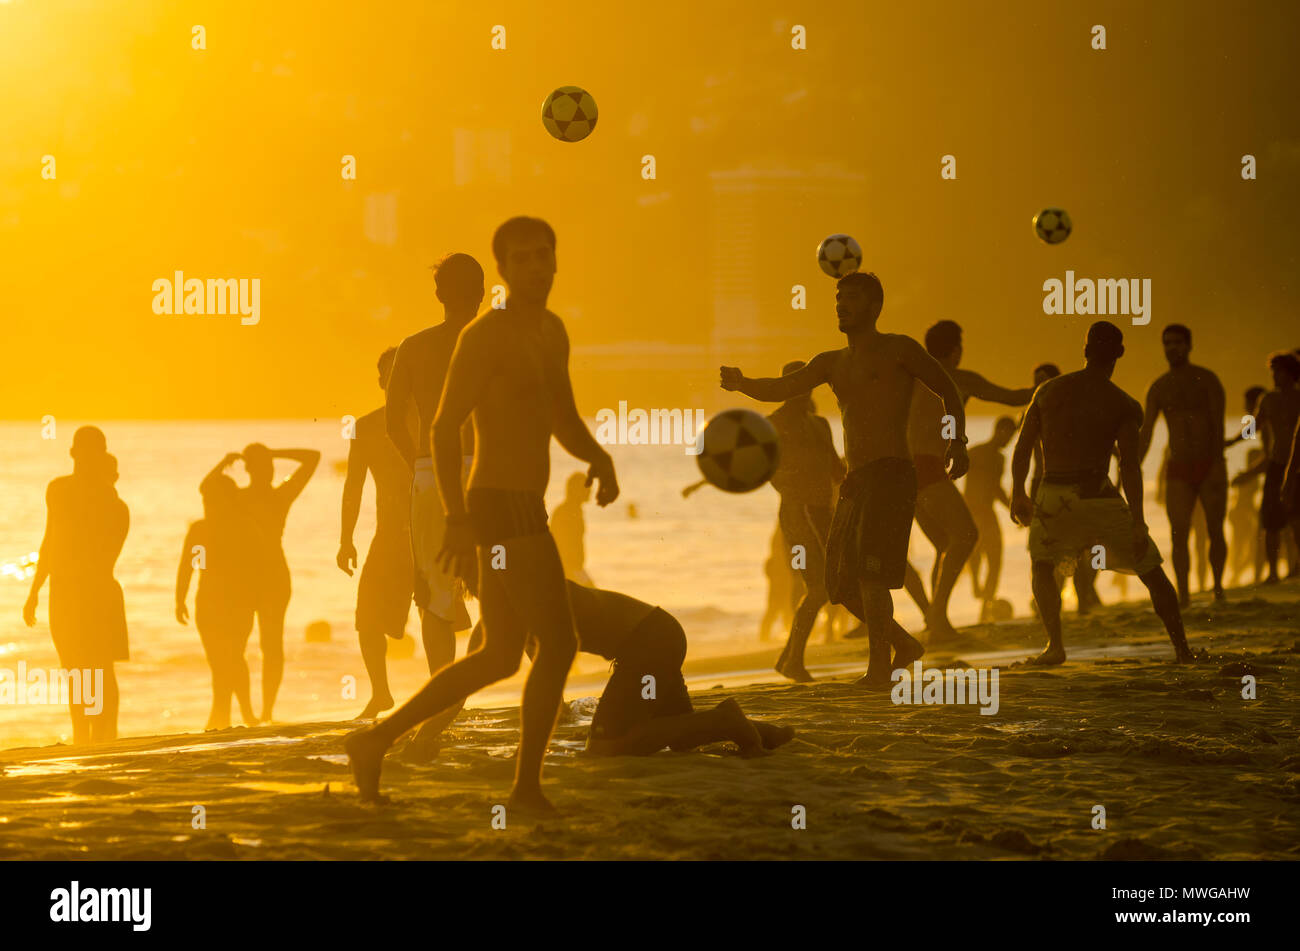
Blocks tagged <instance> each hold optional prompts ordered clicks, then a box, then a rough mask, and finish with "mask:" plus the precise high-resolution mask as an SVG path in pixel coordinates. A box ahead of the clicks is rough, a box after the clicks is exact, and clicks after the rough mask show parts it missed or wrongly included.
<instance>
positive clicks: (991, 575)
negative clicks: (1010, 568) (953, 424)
mask: <svg viewBox="0 0 1300 951" xmlns="http://www.w3.org/2000/svg"><path fill="white" fill-rule="evenodd" d="M1015 434H1016V421H1015V420H1014V419H1012V418H1011V417H1010V416H1002V417H999V418H998V421H997V422H996V423H994V424H993V438H992V439H990V440H989V441H988V442H986V443H980V444H979V445H978V446H971V447H970V471H969V472H967V473H966V490H965V493H964V494H965V496H966V505H967V506H968V507H969V508H970V512H971V515H972V516H973V517H974V519H975V525H976V527H977V528H978V529H979V541H978V542H977V543H976V544H975V551H974V552H973V553H972V554H971V559H970V577H971V585H972V587H973V589H974V594H975V597H976V598H978V599H979V600H980V601H981V602H982V607H981V608H980V621H991V620H993V604H994V602H995V601H996V600H997V597H998V579H999V577H1000V575H1001V573H1002V526H1001V525H1000V524H999V522H998V514H997V510H996V509H995V508H994V505H995V504H996V503H1001V504H1002V505H1003V506H1005V507H1006V508H1010V507H1011V500H1010V499H1009V498H1007V493H1006V490H1005V489H1003V488H1002V475H1003V473H1004V472H1005V471H1006V464H1007V460H1006V456H1005V455H1004V454H1003V452H1002V450H1004V449H1006V447H1007V445H1008V444H1009V443H1010V442H1011V437H1012V436H1014V435H1015ZM981 563H983V564H985V565H987V570H986V571H985V574H984V580H983V581H981V580H980V566H981Z"/></svg>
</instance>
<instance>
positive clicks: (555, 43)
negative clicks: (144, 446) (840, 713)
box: [0, 0, 1300, 419]
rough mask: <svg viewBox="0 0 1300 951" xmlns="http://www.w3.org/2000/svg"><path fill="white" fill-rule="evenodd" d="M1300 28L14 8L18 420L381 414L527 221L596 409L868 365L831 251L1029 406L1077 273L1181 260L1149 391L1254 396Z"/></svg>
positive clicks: (8, 80) (1136, 17) (452, 10)
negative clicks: (567, 135) (380, 363)
mask: <svg viewBox="0 0 1300 951" xmlns="http://www.w3.org/2000/svg"><path fill="white" fill-rule="evenodd" d="M1296 9H1297V8H1296V7H1295V5H1291V4H1264V3H1252V4H1245V5H1240V6H1239V7H1237V6H1228V5H1218V6H1215V5H1210V4H1204V3H1190V2H1152V3H1141V4H1131V3H1106V2H1090V3H1062V4H1051V5H1045V4H1041V3H1038V2H1029V0H1026V2H1013V3H1009V4H983V3H966V2H961V3H957V2H952V3H942V4H940V3H908V4H890V5H886V4H825V3H788V2H779V3H778V2H771V0H757V2H747V3H743V4H742V3H705V4H701V3H684V2H657V3H655V4H649V5H647V4H621V3H620V4H606V3H601V4H596V3H586V4H582V3H569V4H564V5H552V4H547V5H541V4H535V3H508V4H503V3H493V4H461V3H456V4H452V3H428V2H419V3H415V2H411V3H383V4H350V3H349V4H343V3H333V2H328V0H325V2H312V3H306V2H288V0H278V2H275V3H268V2H260V0H259V2H244V0H229V2H222V3H189V2H180V0H133V2H132V3H129V4H111V5H109V4H104V5H99V4H89V3H81V2H71V0H43V2H36V0H9V2H7V3H6V2H3V0H0V96H2V97H3V102H4V103H5V106H4V123H3V131H2V134H0V253H3V260H4V267H3V268H2V269H0V299H2V300H3V302H4V305H5V308H6V318H7V319H6V321H5V327H6V340H5V344H4V346H3V347H0V397H2V401H0V406H2V407H3V409H2V410H0V416H3V417H7V418H13V419H37V418H39V417H41V416H43V415H45V414H54V415H56V416H66V417H70V418H78V419H110V418H123V417H131V418H175V417H190V416H193V417H245V416H264V417H313V416H320V417H329V416H339V415H342V414H344V413H349V412H356V411H357V410H358V409H362V410H364V409H367V408H369V407H370V406H371V405H373V404H375V403H377V402H378V399H379V392H378V390H377V388H376V386H375V383H374V372H373V366H374V361H375V358H376V357H377V355H378V353H379V352H380V351H381V350H382V349H383V348H384V347H386V346H389V345H392V344H395V343H397V342H398V341H399V340H400V339H401V338H402V337H403V336H405V335H406V334H408V333H410V332H412V331H414V330H416V329H418V328H419V327H421V326H424V325H426V324H427V323H429V322H432V321H435V320H437V319H440V309H439V308H438V307H437V302H436V301H435V300H434V298H433V282H432V278H431V275H430V273H429V272H428V271H427V270H426V267H427V265H429V264H430V263H431V262H432V261H434V260H435V259H436V258H437V257H439V256H440V255H441V254H442V253H444V252H446V251H450V250H461V251H467V252H469V253H471V254H473V255H475V256H476V257H478V258H479V260H480V261H481V262H482V263H483V264H484V267H485V270H487V271H488V275H489V283H492V282H493V281H494V280H495V279H496V274H495V266H494V265H493V263H492V261H491V254H490V249H489V242H490V238H491V233H492V230H493V228H494V227H495V226H496V225H497V224H499V223H500V222H501V221H502V220H504V219H505V218H507V217H509V216H510V215H513V214H519V213H527V214H536V215H541V216H543V217H545V218H547V219H548V220H549V221H551V223H552V224H553V225H554V227H555V229H556V231H557V233H558V235H559V247H558V259H559V264H560V271H559V274H558V275H557V279H556V286H555V292H554V294H553V297H552V304H553V306H554V308H555V309H556V311H557V312H558V313H559V314H560V315H561V316H563V317H564V318H565V319H566V321H567V323H568V326H569V332H570V336H571V338H572V340H573V345H574V357H573V376H574V382H575V388H576V391H577V394H578V398H579V404H580V407H581V408H582V409H583V410H584V411H585V412H587V413H589V414H594V413H595V412H596V410H597V409H599V408H601V407H604V406H616V405H617V402H618V400H620V399H626V400H628V401H629V402H630V403H631V404H632V405H634V406H637V405H639V406H665V407H671V406H701V407H704V408H706V409H716V408H718V407H720V406H722V405H725V404H727V403H728V402H734V401H735V397H732V396H726V395H723V394H720V393H719V391H718V390H717V388H716V369H715V368H716V366H717V365H718V364H719V363H720V362H729V363H739V364H740V365H741V366H742V367H743V368H744V369H745V370H746V372H748V373H750V374H751V375H762V374H775V373H777V372H779V367H780V365H781V363H783V362H784V361H785V360H788V359H792V358H796V357H798V358H805V359H806V358H807V357H809V356H811V355H812V354H813V353H815V352H817V351H818V350H821V349H825V348H827V347H831V346H835V345H837V344H838V342H839V341H840V340H842V338H841V337H839V336H838V334H837V333H836V332H835V325H834V314H833V310H832V307H831V304H832V300H833V293H834V284H833V282H832V281H831V280H830V279H829V278H827V277H825V276H823V275H822V274H821V273H820V272H819V271H818V270H817V268H816V262H815V258H814V250H815V248H816V246H817V243H818V242H819V241H820V240H821V238H822V237H824V236H825V235H826V234H829V233H832V232H836V231H845V232H848V233H850V234H853V235H854V236H855V237H856V238H857V239H858V240H859V241H860V242H861V244H862V247H863V249H864V251H865V254H866V261H867V265H866V266H867V267H869V268H871V269H872V270H875V271H876V273H877V274H879V275H880V277H881V279H882V281H883V283H884V287H885V310H884V314H883V315H882V318H881V326H882V328H883V329H886V330H894V331H905V332H908V333H912V334H914V335H917V336H919V335H920V334H922V333H923V332H924V329H925V327H926V326H928V325H929V324H930V323H932V322H934V321H935V320H938V319H940V318H943V317H951V318H954V319H956V320H958V321H960V322H961V323H962V324H963V325H964V326H965V327H966V329H967V342H966V354H967V356H966V361H967V365H968V366H971V367H972V368H975V369H980V370H983V371H984V372H986V373H988V374H989V375H990V376H993V377H995V378H998V379H1000V380H1003V381H1006V382H1008V383H1010V384H1014V385H1021V384H1023V383H1026V382H1028V377H1029V372H1030V368H1031V367H1032V366H1033V365H1034V364H1035V363H1037V362H1039V361H1041V360H1045V359H1051V360H1056V361H1058V362H1060V363H1062V364H1063V365H1064V366H1066V368H1067V369H1068V368H1070V367H1071V366H1073V365H1077V363H1078V362H1079V361H1080V351H1081V346H1082V336H1083V331H1084V329H1085V327H1086V325H1087V323H1088V322H1089V320H1091V319H1092V318H1087V317H1049V316H1046V315H1044V314H1043V312H1042V299H1043V290H1042V283H1043V281H1044V280H1046V279H1048V278H1052V277H1056V278H1063V277H1064V274H1065V270H1066V269H1067V268H1070V269H1073V270H1075V271H1076V272H1077V274H1078V275H1079V276H1081V277H1083V276H1086V277H1093V278H1101V277H1105V278H1134V277H1137V278H1149V279H1151V281H1152V286H1153V290H1152V305H1153V321H1152V324H1151V325H1150V326H1148V327H1145V328H1144V327H1130V326H1129V325H1128V323H1127V321H1125V322H1124V324H1123V326H1124V327H1125V329H1126V335H1127V336H1128V338H1129V356H1127V357H1126V358H1125V360H1124V361H1121V365H1120V371H1119V373H1118V375H1117V380H1118V381H1119V382H1120V383H1121V384H1122V385H1124V386H1126V387H1127V388H1128V389H1129V390H1130V391H1131V392H1134V393H1135V394H1139V395H1140V393H1141V392H1143V391H1144V390H1145V388H1146V385H1147V384H1148V383H1149V381H1150V380H1151V379H1152V378H1153V376H1154V375H1155V373H1156V372H1157V371H1158V370H1159V369H1160V368H1162V367H1163V362H1162V361H1161V360H1160V350H1159V328H1160V327H1161V326H1163V325H1164V324H1165V323H1168V322H1171V321H1180V322H1183V323H1187V324H1189V325H1190V326H1191V327H1192V328H1193V330H1194V331H1195V334H1196V336H1195V346H1196V349H1195V352H1194V354H1193V359H1194V360H1199V361H1201V362H1204V363H1206V364H1208V365H1209V366H1211V367H1213V368H1215V369H1217V370H1219V371H1220V373H1221V375H1222V376H1223V379H1224V383H1225V385H1226V386H1227V387H1228V389H1229V393H1230V398H1229V399H1230V401H1229V409H1230V410H1232V409H1235V407H1236V404H1237V401H1238V400H1237V398H1236V397H1235V396H1234V395H1233V393H1234V391H1239V390H1240V389H1241V388H1243V387H1244V386H1245V385H1246V384H1248V383H1251V382H1256V381H1264V380H1266V378H1267V377H1266V374H1265V372H1264V366H1263V364H1264V357H1265V355H1266V354H1267V352H1268V351H1269V350H1271V349H1276V348H1279V347H1294V346H1297V345H1300V331H1298V330H1297V321H1296V320H1295V315H1294V312H1295V305H1294V301H1293V300H1292V295H1293V294H1294V292H1295V275H1296V273H1297V260H1296V248H1297V244H1298V243H1300V242H1298V240H1297V237H1296V226H1295V223H1294V218H1295V215H1296V211H1297V208H1300V202H1298V201H1297V197H1298V189H1297V184H1296V182H1297V175H1298V174H1300V129H1298V128H1297V112H1296V110H1295V107H1294V101H1293V100H1294V91H1295V83H1294V54H1293V52H1292V50H1291V46H1292V45H1293V43H1294V39H1295V36H1296V35H1297V26H1298V25H1300V16H1298V15H1297V13H1296V12H1295V11H1296ZM853 10H858V11H860V12H858V13H857V14H853V13H852V12H851V11H853ZM796 23H798V24H802V25H804V26H806V28H807V35H808V48H807V50H803V51H794V50H792V49H791V47H790V29H791V27H792V26H793V25H794V24H796ZM1095 23H1099V24H1103V25H1105V26H1106V27H1107V46H1108V48H1107V49H1106V50H1105V51H1095V50H1093V49H1091V47H1090V32H1089V31H1090V28H1091V26H1092V25H1093V24H1095ZM195 24H201V25H203V26H204V27H205V29H206V43H207V49H206V50H201V51H200V50H194V49H192V48H191V27H192V26H193V25H195ZM496 24H501V25H503V26H505V28H506V49H505V50H504V51H502V50H493V49H492V48H491V45H490V44H491V31H492V28H493V26H494V25H496ZM564 84H577V85H581V86H584V87H585V88H587V89H588V90H589V91H590V92H591V93H592V94H593V95H594V96H595V98H596V100H597V102H598V103H599V106H600V110H601V114H600V121H599V125H598V127H597V130H596V132H595V134H594V135H593V136H592V137H591V138H590V139H588V140H587V141H585V142H582V143H580V144H576V145H570V144H562V143H558V142H556V141H554V140H552V139H551V138H550V137H549V136H547V134H546V133H545V131H544V129H543V128H542V124H541V121H540V117H539V112H540V106H541V103H542V100H543V98H544V97H545V95H546V94H547V93H548V92H549V91H550V90H551V89H552V88H554V87H555V86H559V85H564ZM948 153H950V154H953V155H955V156H956V159H957V172H958V177H957V180H956V181H943V180H941V178H940V176H939V165H940V157H941V156H942V155H944V154H948ZM1245 153H1251V154H1254V155H1255V156H1256V157H1257V159H1258V162H1259V173H1258V174H1259V178H1258V180H1257V181H1253V182H1245V181H1242V179H1241V175H1240V167H1241V156H1242V155H1243V154H1245ZM348 154H350V155H354V156H356V158H357V163H358V164H357V171H358V175H357V180H356V181H344V180H343V179H342V178H341V176H340V167H341V166H340V159H341V157H342V156H343V155H348ZM645 154H653V155H654V156H655V158H656V161H657V175H658V177H657V179H656V180H654V181H644V180H643V179H642V177H641V157H642V156H643V155H645ZM44 155H53V156H54V157H55V161H56V172H57V178H56V179H54V180H53V181H49V180H43V179H42V177H41V167H42V165H41V163H42V156H44ZM1048 205H1060V206H1063V207H1065V208H1067V209H1068V210H1069V211H1070V212H1071V214H1072V215H1073V217H1074V222H1075V229H1076V230H1075V233H1074V235H1073V236H1072V237H1071V238H1070V239H1069V241H1067V242H1066V243H1065V244H1064V245H1061V246H1058V247H1047V246H1045V245H1042V244H1040V243H1039V242H1037V240H1036V239H1035V238H1034V236H1033V234H1032V230H1031V228H1030V224H1029V222H1030V218H1031V216H1032V215H1033V213H1034V212H1035V211H1037V210H1038V209H1040V208H1042V207H1044V206H1048ZM177 269H180V270H183V271H184V272H185V273H186V275H187V276H192V277H201V278H209V277H211V278H218V277H220V278H230V277H234V278H250V279H251V278H259V279H260V281H261V288H262V290H261V320H260V323H259V324H257V325H256V326H241V325H240V323H239V322H238V320H237V319H236V318H230V317H199V316H179V317H177V316H159V315H156V314H154V313H153V310H152V308H151V302H152V300H153V291H152V290H151V286H152V283H153V281H154V280H155V279H157V278H160V277H167V278H170V277H171V276H172V273H173V272H174V271H175V270H177ZM796 283H803V284H805V285H806V286H807V287H808V289H809V292H808V293H809V296H808V304H809V307H808V310H806V311H795V310H792V309H791V308H790V288H791V286H792V285H793V284H796ZM823 402H824V404H825V406H826V408H830V403H831V401H830V400H829V397H827V398H825V399H824V400H823Z"/></svg>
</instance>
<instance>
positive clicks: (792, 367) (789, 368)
mask: <svg viewBox="0 0 1300 951" xmlns="http://www.w3.org/2000/svg"><path fill="white" fill-rule="evenodd" d="M807 365H808V364H806V363H804V362H803V361H802V360H791V361H790V362H789V363H787V364H786V365H785V366H783V367H781V375H782V376H789V375H790V374H791V373H797V372H798V371H800V370H802V369H803V368H804V367H806V366H807Z"/></svg>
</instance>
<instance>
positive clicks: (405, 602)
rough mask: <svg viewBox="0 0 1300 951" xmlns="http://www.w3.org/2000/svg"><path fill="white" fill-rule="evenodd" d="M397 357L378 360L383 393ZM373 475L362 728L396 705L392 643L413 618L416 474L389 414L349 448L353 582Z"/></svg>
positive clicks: (346, 554) (361, 630)
mask: <svg viewBox="0 0 1300 951" xmlns="http://www.w3.org/2000/svg"><path fill="white" fill-rule="evenodd" d="M396 355H397V348H396V347H389V348H388V349H387V350H385V351H384V352H383V353H382V354H381V355H380V357H379V388H380V389H381V390H382V389H385V388H386V387H387V386H388V381H389V379H390V378H391V376H392V372H393V360H394V357H396ZM367 473H369V474H370V477H371V478H372V479H374V482H375V534H374V537H372V538H371V539H370V549H369V550H368V551H367V552H366V561H365V564H364V565H362V568H361V579H360V581H359V582H358V583H357V613H356V628H357V641H358V642H359V643H360V645H361V661H362V663H363V664H365V667H366V674H367V676H369V678H370V702H369V703H367V704H366V707H365V709H364V710H362V711H361V713H360V715H359V716H358V717H357V719H359V720H369V719H370V718H371V717H373V716H375V715H376V714H378V713H379V712H380V711H381V710H387V709H388V708H389V707H391V706H392V705H393V695H392V693H391V691H389V689H388V663H387V658H388V638H390V637H391V638H393V639H394V640H401V639H402V638H403V637H404V636H405V635H406V618H407V615H409V614H410V613H411V571H410V564H411V527H410V521H409V512H408V509H409V506H410V495H411V473H410V470H409V469H408V468H407V466H406V463H405V462H404V461H403V460H402V457H401V456H400V455H399V454H398V452H397V447H396V446H394V445H393V442H392V440H390V439H389V438H388V432H387V429H386V426H385V411H384V407H382V406H381V407H380V408H379V409H375V410H371V411H370V412H369V413H366V414H365V415H364V416H362V417H361V418H360V419H358V420H357V423H356V432H355V434H354V437H353V439H352V440H351V443H350V445H349V446H348V471H347V478H346V479H344V481H343V511H342V527H341V530H340V533H339V551H338V554H337V555H336V556H335V559H334V560H335V564H337V565H338V566H339V569H340V570H341V571H343V572H344V573H345V574H347V576H348V577H352V572H353V569H355V568H356V567H357V546H356V545H355V544H354V543H353V541H352V535H353V533H354V532H355V531H356V527H357V516H359V515H360V514H361V494H362V492H363V491H364V490H365V487H366V474H367ZM430 662H432V658H430ZM438 666H442V665H441V664H439V665H438ZM430 672H431V673H432V671H430Z"/></svg>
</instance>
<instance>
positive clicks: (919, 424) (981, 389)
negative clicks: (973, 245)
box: [907, 320, 1034, 644]
mask: <svg viewBox="0 0 1300 951" xmlns="http://www.w3.org/2000/svg"><path fill="white" fill-rule="evenodd" d="M925 349H926V350H927V351H928V352H929V354H930V356H932V357H934V359H935V360H937V361H938V362H939V364H940V365H941V366H942V367H943V368H944V370H945V371H946V372H947V373H948V375H949V376H950V377H951V378H952V380H953V382H954V383H955V384H956V385H957V390H958V392H959V393H960V394H961V401H962V405H963V407H964V406H965V404H966V400H967V399H969V398H970V397H972V396H974V397H976V398H978V399H982V400H988V401H990V402H994V403H1003V404H1005V405H1007V406H1024V405H1025V404H1026V403H1028V402H1029V400H1030V398H1031V397H1032V396H1033V395H1034V391H1033V388H1032V387H1024V388H1022V389H1019V390H1009V389H1006V388H1005V387H1001V386H997V385H995V384H993V383H990V382H989V381H988V380H986V379H985V378H984V377H982V376H980V375H979V374H978V373H976V372H974V371H973V370H963V369H961V368H960V367H959V366H958V364H959V363H960V362H961V357H962V341H961V327H960V326H959V325H958V324H957V323H956V322H955V321H952V320H941V321H939V322H938V323H936V324H935V325H934V326H932V327H931V328H930V329H929V330H927V331H926V332H925ZM944 415H946V411H945V410H944V408H943V405H942V403H941V402H940V400H939V398H938V397H937V396H935V395H934V394H933V393H931V392H929V391H928V390H927V389H926V388H925V387H924V386H922V385H920V384H919V383H918V384H916V385H915V392H914V395H913V398H912V407H911V411H910V413H909V414H908V420H907V442H908V446H909V448H910V449H911V452H912V460H913V462H915V463H916V523H917V524H918V525H919V526H921V531H923V532H925V534H926V537H928V538H929V539H930V540H931V541H932V542H934V543H935V568H936V573H935V577H934V579H933V591H932V593H931V598H930V610H929V611H928V612H927V613H926V616H925V624H926V627H927V628H929V630H930V643H932V644H939V643H943V642H944V641H951V640H952V639H953V638H955V637H956V635H957V632H956V631H955V630H954V629H953V626H952V623H951V622H950V621H949V620H948V601H949V599H950V598H951V597H952V589H953V587H954V586H955V585H956V584H957V578H958V577H959V576H960V575H961V571H962V568H963V567H965V565H966V559H967V558H969V557H970V554H971V552H972V551H974V550H975V544H976V542H977V540H978V539H979V531H978V529H977V527H976V525H975V520H974V519H973V518H972V517H971V513H970V509H969V508H967V506H966V501H965V500H964V499H963V498H962V495H961V493H960V492H959V491H957V487H956V486H955V485H953V484H952V479H951V478H949V477H948V473H947V472H946V471H945V466H944V452H945V448H946V444H947V440H946V439H944V438H943V432H944V426H943V423H942V421H941V420H942V417H943V416H944Z"/></svg>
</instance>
